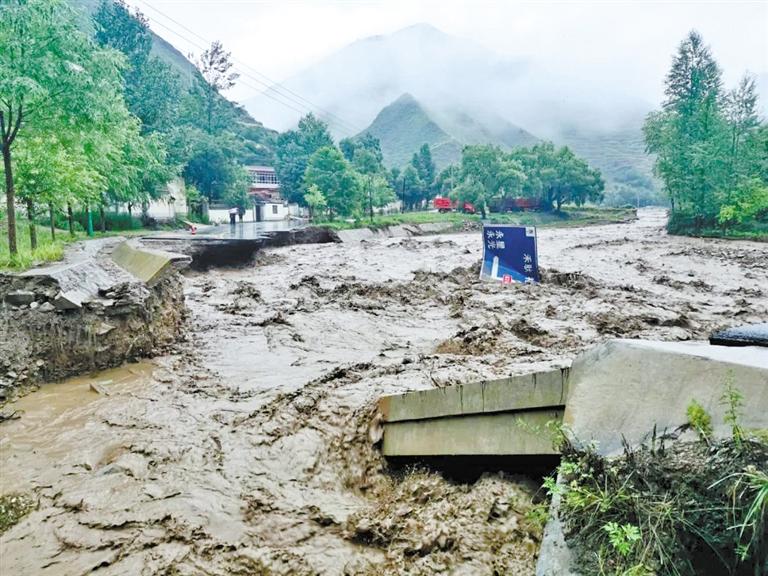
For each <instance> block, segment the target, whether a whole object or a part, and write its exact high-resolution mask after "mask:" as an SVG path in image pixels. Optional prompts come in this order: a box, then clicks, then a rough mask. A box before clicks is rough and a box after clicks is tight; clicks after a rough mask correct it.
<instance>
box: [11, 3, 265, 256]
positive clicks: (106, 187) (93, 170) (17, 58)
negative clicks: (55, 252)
mask: <svg viewBox="0 0 768 576" xmlns="http://www.w3.org/2000/svg"><path fill="white" fill-rule="evenodd" d="M91 28H92V31H91V32H86V31H84V29H83V27H82V26H81V22H80V21H79V20H78V15H77V13H76V12H75V11H74V10H73V9H72V8H71V7H70V6H69V5H68V4H67V3H66V2H64V0H7V1H5V2H3V3H2V5H0V46H2V50H0V152H1V153H2V157H3V163H2V172H3V180H4V185H5V191H6V198H7V202H6V210H5V211H6V219H7V223H8V231H7V234H8V244H9V249H10V252H11V254H15V253H16V252H17V239H16V233H17V230H16V206H17V203H18V204H21V205H23V206H24V207H25V209H26V212H27V219H28V221H29V223H30V228H29V233H30V243H31V245H32V247H33V248H34V247H35V246H36V243H37V239H36V230H35V226H34V222H35V220H36V219H37V218H38V216H39V214H38V212H39V211H41V210H45V211H46V212H48V216H49V220H50V224H51V234H52V235H55V227H54V224H55V221H56V215H57V214H60V213H62V212H65V213H66V214H67V216H68V218H67V219H68V223H69V228H70V232H73V233H74V226H75V223H74V218H73V212H74V211H75V210H81V211H84V213H85V214H86V215H87V216H88V221H90V220H91V218H90V217H91V211H93V210H97V211H98V218H97V221H98V223H99V224H100V226H101V227H102V229H104V228H105V226H106V219H105V210H106V209H108V208H109V207H110V206H114V205H115V204H127V206H128V209H129V212H130V211H131V210H132V209H133V207H135V206H141V205H146V203H147V202H148V201H149V200H151V199H153V198H157V197H159V196H160V195H162V194H164V193H165V185H166V184H167V183H168V182H169V181H170V180H172V179H173V178H174V177H177V176H180V175H181V176H183V177H184V179H185V181H186V182H187V183H189V184H190V185H191V186H190V188H189V191H188V192H189V194H188V195H189V196H190V197H191V198H192V199H194V198H195V197H196V196H203V197H205V198H207V199H208V200H209V201H215V200H226V201H228V202H230V203H236V204H243V203H244V202H245V197H246V192H247V174H246V172H245V170H244V169H243V168H242V164H245V163H269V162H270V161H271V158H272V156H271V154H272V140H273V138H274V136H273V135H272V134H271V133H270V132H269V131H267V130H265V129H264V128H263V127H262V126H261V125H260V124H257V123H255V122H254V121H253V120H252V119H251V118H250V117H249V116H248V115H247V114H246V113H245V112H244V111H243V110H242V109H241V108H239V107H237V106H235V105H234V104H232V103H231V102H229V101H227V100H226V99H225V98H223V97H222V96H221V92H222V91H223V90H225V89H227V88H229V87H230V86H231V85H232V82H234V80H235V79H236V74H235V73H234V72H233V71H232V64H231V62H230V58H229V54H228V53H227V52H226V51H225V50H224V49H223V47H222V46H221V44H220V43H214V44H213V45H212V46H211V47H210V48H209V49H208V50H206V51H204V52H203V53H202V54H201V55H200V56H199V57H198V59H197V61H196V62H195V65H196V68H195V69H194V70H192V73H191V79H187V80H186V81H185V79H184V78H183V77H182V76H181V75H180V74H179V72H178V71H177V70H176V69H174V68H172V67H171V66H170V65H169V64H167V63H166V62H164V61H162V60H161V59H160V58H158V57H157V56H153V55H152V54H151V47H152V34H151V31H150V29H149V25H148V22H147V20H146V18H144V16H143V15H142V14H141V13H140V12H139V11H137V10H136V11H133V12H132V11H131V10H130V9H129V8H128V6H127V5H126V4H125V3H124V2H123V1H122V0H114V1H113V0H101V2H100V4H99V6H98V8H97V10H96V12H95V13H94V15H93V18H92V22H91Z"/></svg>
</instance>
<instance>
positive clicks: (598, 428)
mask: <svg viewBox="0 0 768 576" xmlns="http://www.w3.org/2000/svg"><path fill="white" fill-rule="evenodd" d="M728 381H732V382H733V384H734V386H735V387H736V388H737V389H738V390H739V391H740V392H741V394H742V395H743V396H744V399H745V404H744V407H743V415H742V419H741V422H742V425H743V426H744V427H746V428H768V349H766V348H760V347H756V346H747V347H741V348H732V347H721V346H711V345H709V344H707V343H706V342H653V341H641V340H614V341H611V342H607V343H605V344H602V345H600V346H597V347H596V348H593V349H591V350H590V351H588V352H586V353H585V354H583V355H581V356H579V357H578V358H577V359H576V360H574V362H573V365H572V366H571V373H570V379H569V394H568V400H567V402H566V409H565V415H564V423H565V424H566V425H567V426H568V427H569V428H570V430H571V431H572V432H573V436H574V438H575V439H576V440H577V441H578V442H579V443H584V444H586V443H589V442H595V443H596V444H597V450H598V452H599V453H601V454H603V455H607V456H609V455H615V454H618V453H620V452H621V451H622V438H626V440H627V441H628V443H629V444H630V445H633V446H636V445H639V444H641V443H643V442H644V441H646V440H647V439H648V438H649V437H650V435H651V434H652V431H653V429H654V426H655V427H656V430H657V434H659V435H660V434H662V433H663V432H665V431H666V432H668V433H671V432H673V431H675V430H677V429H678V428H680V427H682V426H684V425H685V424H686V423H687V416H686V409H687V407H688V406H689V404H690V403H691V401H693V400H696V401H697V402H698V403H699V404H701V405H702V406H703V407H704V409H705V410H707V412H708V413H709V414H710V415H711V416H712V424H713V426H714V433H715V435H716V436H717V437H726V436H728V435H729V434H730V433H731V431H730V427H729V426H728V425H726V424H725V423H724V421H723V418H724V415H725V409H726V407H725V406H724V405H723V403H722V400H721V398H722V396H723V392H724V391H725V387H726V383H727V382H728Z"/></svg>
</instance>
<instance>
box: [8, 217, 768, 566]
mask: <svg viewBox="0 0 768 576" xmlns="http://www.w3.org/2000/svg"><path fill="white" fill-rule="evenodd" d="M663 223H664V214H663V212H661V211H658V210H643V211H641V217H640V220H639V221H637V222H635V223H632V224H621V225H609V226H599V227H590V228H570V229H560V230H557V229H549V230H540V231H539V258H540V264H541V266H542V268H543V274H542V276H543V283H542V284H541V285H538V286H525V285H511V286H502V285H497V284H488V283H482V282H480V281H479V280H478V279H477V276H478V272H479V259H480V252H481V237H480V234H479V233H478V232H476V233H472V234H457V235H444V236H431V237H421V238H384V239H372V240H366V241H364V242H360V243H344V244H338V243H336V244H317V245H298V246H287V247H283V248H273V249H266V250H263V251H261V252H260V253H259V254H258V255H257V257H256V259H255V261H254V262H253V263H252V264H251V265H249V266H247V267H245V268H240V269H227V270H211V271H208V272H205V273H202V272H190V273H188V274H187V276H186V278H185V294H186V298H187V304H188V306H189V309H190V314H189V320H188V328H187V335H186V338H185V340H184V341H183V342H181V343H179V345H178V346H177V351H176V352H175V353H173V354H167V355H164V356H161V357H159V358H157V359H156V360H155V361H153V363H152V364H151V368H148V367H147V366H148V365H146V364H142V365H140V367H133V368H130V367H129V368H126V370H128V372H125V371H122V372H117V373H115V372H107V373H100V374H98V375H96V379H97V380H98V381H100V379H105V380H110V379H112V380H113V383H111V384H110V383H103V384H102V385H99V386H97V387H96V388H97V390H102V391H104V390H106V391H108V393H109V395H108V396H106V395H102V394H99V393H98V392H94V391H93V390H92V389H91V388H90V383H89V384H88V388H86V387H85V382H88V379H85V380H83V379H80V380H76V381H74V382H73V383H67V384H64V385H63V388H56V386H62V385H51V386H50V387H49V386H46V387H44V388H43V389H41V390H40V391H39V392H36V393H33V394H30V395H29V396H27V397H25V398H23V399H22V400H20V401H18V402H17V403H16V404H15V405H14V406H10V407H9V408H11V409H17V410H18V409H22V410H24V411H25V414H23V415H22V417H21V419H19V420H13V421H8V422H5V423H3V424H2V425H1V426H0V434H1V435H2V439H1V440H0V471H2V473H1V474H0V492H1V493H7V492H14V491H19V492H25V493H30V494H32V495H33V496H34V497H35V498H36V499H37V501H38V506H37V509H36V510H35V511H34V512H32V513H31V514H30V515H29V516H27V517H26V518H25V519H24V520H22V521H21V522H20V523H19V524H18V525H16V526H15V527H13V528H12V529H10V530H9V531H8V532H6V533H4V534H2V535H1V536H0V572H2V573H4V574H5V573H9V574H11V573H12V574H57V575H59V574H84V573H91V572H93V573H97V574H401V573H408V574H434V573H438V572H446V573H451V574H473V575H474V574H494V573H496V574H532V573H533V571H534V566H535V560H536V555H537V553H538V545H539V541H540V538H541V526H540V524H538V523H537V522H536V521H535V515H534V514H531V513H530V510H531V508H532V499H534V498H535V493H536V483H535V481H534V480H533V479H532V478H530V477H525V476H511V475H509V474H504V473H490V474H486V475H483V476H481V477H480V478H479V479H478V480H476V481H472V482H468V483H457V482H454V481H452V480H449V479H446V478H444V477H443V476H441V475H440V474H437V473H435V472H427V471H414V472H409V471H407V470H406V471H403V470H398V471H397V472H396V473H390V472H389V471H388V468H387V465H386V463H385V462H384V461H383V459H382V458H381V457H380V455H379V453H378V450H377V448H375V447H374V446H372V445H371V441H370V440H369V434H368V432H369V423H370V421H371V418H372V417H373V415H374V411H375V404H376V400H377V399H378V398H379V397H380V396H382V395H384V394H394V393H400V392H405V391H407V390H412V389H424V388H431V387H434V386H445V385H450V384H455V383H459V382H462V381H467V380H480V379H493V378H501V377H504V376H507V375H511V374H520V373H525V372H529V371H536V370H545V369H549V368H554V367H561V366H566V365H568V364H569V363H570V361H571V359H572V358H573V357H574V356H575V355H576V354H578V353H579V352H580V351H582V350H584V349H585V348H588V347H590V346H591V345H593V344H594V343H596V342H600V341H603V340H605V339H608V338H612V337H626V338H655V339H663V340H685V339H706V338H707V336H708V335H709V333H710V332H711V331H713V330H714V329H719V328H725V327H729V326H735V325H741V324H747V323H753V322H759V321H762V320H764V318H766V316H767V315H768V298H766V294H765V292H764V291H765V287H766V286H768V257H766V256H767V252H766V251H767V247H766V245H765V244H760V243H751V242H732V241H718V240H704V239H691V238H680V237H670V236H667V235H666V233H665V232H664V231H663ZM131 369H133V370H134V372H135V373H132V372H130V370H131ZM110 374H115V375H114V376H111V375H110ZM97 384H98V382H97ZM65 390H66V391H65ZM59 393H60V394H61V397H59V398H56V397H55V396H54V394H59Z"/></svg>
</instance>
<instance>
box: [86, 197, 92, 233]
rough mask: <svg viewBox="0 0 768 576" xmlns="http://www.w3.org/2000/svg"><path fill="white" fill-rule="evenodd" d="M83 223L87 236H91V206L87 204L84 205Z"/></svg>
mask: <svg viewBox="0 0 768 576" xmlns="http://www.w3.org/2000/svg"><path fill="white" fill-rule="evenodd" d="M85 223H86V226H87V231H88V236H93V216H92V215H91V207H90V205H89V204H86V205H85Z"/></svg>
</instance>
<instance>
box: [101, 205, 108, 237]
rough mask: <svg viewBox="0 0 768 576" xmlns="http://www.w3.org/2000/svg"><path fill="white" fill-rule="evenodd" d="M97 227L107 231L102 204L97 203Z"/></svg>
mask: <svg viewBox="0 0 768 576" xmlns="http://www.w3.org/2000/svg"><path fill="white" fill-rule="evenodd" d="M99 227H100V228H101V231H102V232H106V231H107V218H106V216H105V215H104V204H99Z"/></svg>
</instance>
